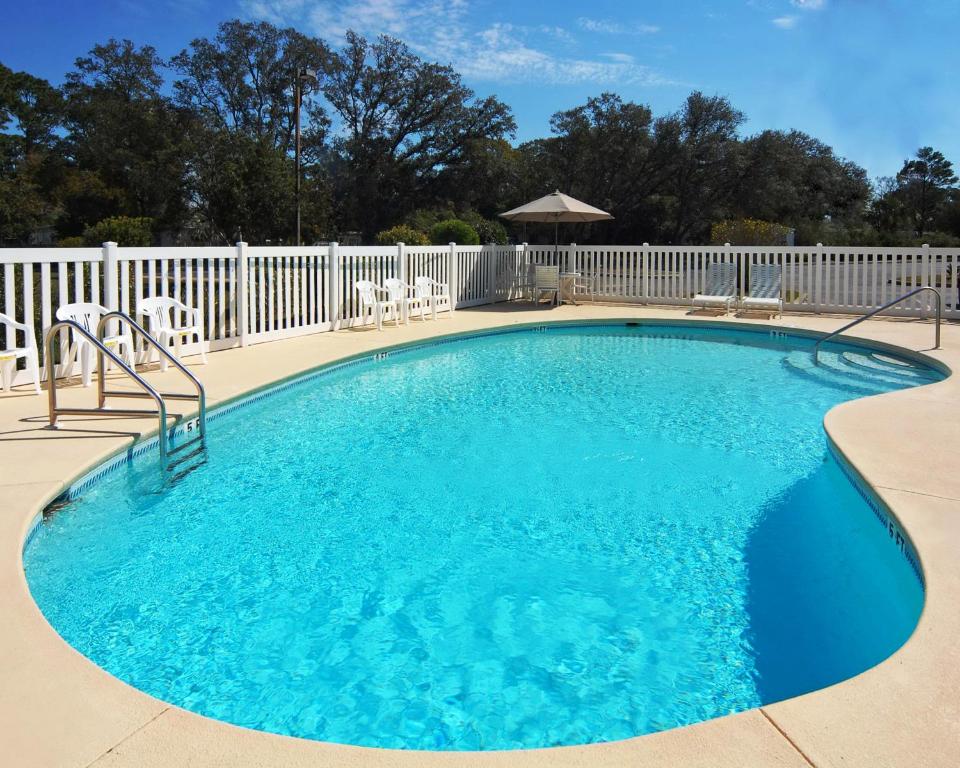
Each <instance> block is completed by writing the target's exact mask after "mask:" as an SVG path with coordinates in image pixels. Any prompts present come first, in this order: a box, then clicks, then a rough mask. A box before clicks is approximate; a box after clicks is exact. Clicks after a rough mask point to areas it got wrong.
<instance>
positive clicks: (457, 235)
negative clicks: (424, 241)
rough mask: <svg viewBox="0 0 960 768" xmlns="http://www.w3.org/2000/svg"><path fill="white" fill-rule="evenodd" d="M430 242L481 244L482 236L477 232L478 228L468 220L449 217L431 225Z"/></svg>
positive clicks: (440, 243) (437, 243)
mask: <svg viewBox="0 0 960 768" xmlns="http://www.w3.org/2000/svg"><path fill="white" fill-rule="evenodd" d="M430 242H431V243H432V244H433V245H446V244H447V243H457V244H458V245H479V244H480V236H479V235H478V234H477V230H475V229H474V228H473V227H471V226H470V225H469V224H467V222H465V221H461V220H460V219H447V220H446V221H439V222H437V223H436V224H434V225H433V226H432V227H430Z"/></svg>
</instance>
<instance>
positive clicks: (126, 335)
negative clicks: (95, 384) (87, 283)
mask: <svg viewBox="0 0 960 768" xmlns="http://www.w3.org/2000/svg"><path fill="white" fill-rule="evenodd" d="M109 311H110V310H108V309H107V308H106V307H102V306H100V305H99V304H91V303H86V302H84V303H78V304H64V305H63V306H62V307H60V308H59V309H58V310H57V320H73V321H74V322H75V323H77V324H78V325H79V326H80V327H81V328H83V329H84V330H86V331H88V332H89V333H91V334H92V335H94V336H96V335H97V324H98V323H99V322H100V318H101V317H103V316H104V315H105V314H107V312H109ZM118 322H119V321H118ZM70 338H71V342H70V347H69V349H68V350H67V354H66V356H65V357H64V356H61V358H60V359H61V361H62V362H61V375H62V376H69V375H70V374H71V373H73V365H74V363H75V362H76V360H77V358H78V357H79V358H80V370H81V371H82V373H83V386H85V387H89V386H90V376H91V373H92V372H93V356H94V351H95V350H94V347H93V345H92V344H90V342H89V341H87V340H86V339H85V338H83V337H81V336H75V335H74V333H73V332H72V331H71V332H70ZM103 344H104V346H105V347H107V348H108V349H110V350H111V351H113V352H114V353H115V354H119V355H120V356H121V357H122V358H123V360H124V362H126V364H127V365H129V366H130V367H131V368H133V367H134V365H135V363H134V359H133V356H134V348H133V336H132V335H131V334H130V329H129V327H128V328H127V329H126V330H125V331H124V330H122V327H121V332H120V333H118V334H116V335H113V336H104V337H103ZM106 364H107V370H109V367H110V360H109V359H107V360H106Z"/></svg>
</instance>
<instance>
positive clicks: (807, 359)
mask: <svg viewBox="0 0 960 768" xmlns="http://www.w3.org/2000/svg"><path fill="white" fill-rule="evenodd" d="M824 354H825V353H821V355H820V361H821V365H816V364H814V362H813V357H812V355H811V354H810V353H809V352H801V351H794V352H791V353H789V354H788V355H787V356H786V357H785V358H783V365H784V367H786V368H787V369H788V370H789V371H790V372H791V373H795V374H797V375H799V376H803V377H804V378H808V379H810V380H811V381H816V382H817V383H819V384H822V385H826V386H830V387H835V388H837V389H842V390H843V391H844V392H846V393H850V394H853V395H856V396H866V395H875V394H877V386H878V385H879V387H880V389H881V391H883V390H886V389H888V388H890V386H891V385H890V382H887V381H882V382H881V381H877V380H876V378H874V376H873V375H872V374H870V373H869V372H864V373H862V374H861V373H860V372H859V371H856V370H852V369H851V370H850V371H845V370H842V369H837V368H835V367H834V366H828V365H823V364H822V363H823V358H824ZM826 354H835V353H826ZM871 385H873V386H871ZM899 386H903V384H902V383H901V384H900V385H899Z"/></svg>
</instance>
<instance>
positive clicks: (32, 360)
mask: <svg viewBox="0 0 960 768" xmlns="http://www.w3.org/2000/svg"><path fill="white" fill-rule="evenodd" d="M27 370H28V371H30V372H31V373H32V374H33V389H34V391H35V392H36V393H37V394H38V395H39V394H40V361H39V360H38V359H37V350H36V349H34V350H32V351H31V352H30V353H29V354H28V355H27Z"/></svg>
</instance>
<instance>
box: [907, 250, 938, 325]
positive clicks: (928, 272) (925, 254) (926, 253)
mask: <svg viewBox="0 0 960 768" xmlns="http://www.w3.org/2000/svg"><path fill="white" fill-rule="evenodd" d="M920 253H921V254H922V256H921V258H922V259H923V261H921V263H920V265H921V267H922V271H921V274H922V275H923V282H922V283H921V285H932V286H933V287H934V288H936V287H937V286H936V282H937V280H936V278H935V277H934V276H933V271H932V269H931V263H930V243H924V244H923V245H921V246H920ZM913 287H914V288H917V287H919V286H917V285H914V286H913ZM938 290H940V289H938ZM917 298H919V296H918V297H917ZM923 298H924V300H925V302H926V303H925V304H923V305H922V306H923V307H924V308H923V309H922V310H921V312H920V314H921V316H922V317H930V305H931V304H932V303H933V302H932V301H931V299H930V291H924V292H923Z"/></svg>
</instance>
